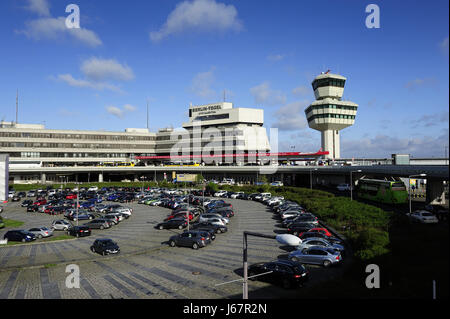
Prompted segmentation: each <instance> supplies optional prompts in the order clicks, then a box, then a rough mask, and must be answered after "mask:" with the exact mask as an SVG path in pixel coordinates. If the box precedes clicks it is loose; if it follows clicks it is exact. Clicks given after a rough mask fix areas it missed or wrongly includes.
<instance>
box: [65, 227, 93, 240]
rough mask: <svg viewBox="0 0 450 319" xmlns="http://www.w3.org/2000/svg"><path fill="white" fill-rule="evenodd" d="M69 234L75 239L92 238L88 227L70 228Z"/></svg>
mask: <svg viewBox="0 0 450 319" xmlns="http://www.w3.org/2000/svg"><path fill="white" fill-rule="evenodd" d="M67 234H68V235H71V236H75V237H84V236H90V235H91V230H90V228H89V227H87V226H73V227H70V228H69V230H68V231H67Z"/></svg>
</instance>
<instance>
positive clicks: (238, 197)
mask: <svg viewBox="0 0 450 319" xmlns="http://www.w3.org/2000/svg"><path fill="white" fill-rule="evenodd" d="M236 199H244V200H248V199H249V195H248V194H245V193H242V194H239V195H237V196H236Z"/></svg>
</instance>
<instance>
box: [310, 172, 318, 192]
mask: <svg viewBox="0 0 450 319" xmlns="http://www.w3.org/2000/svg"><path fill="white" fill-rule="evenodd" d="M312 171H317V168H315V169H310V170H309V188H310V189H312Z"/></svg>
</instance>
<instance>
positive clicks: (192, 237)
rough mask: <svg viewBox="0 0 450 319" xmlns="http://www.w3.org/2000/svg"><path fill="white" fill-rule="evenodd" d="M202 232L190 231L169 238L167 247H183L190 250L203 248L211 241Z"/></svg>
mask: <svg viewBox="0 0 450 319" xmlns="http://www.w3.org/2000/svg"><path fill="white" fill-rule="evenodd" d="M204 234H205V233H204V232H202V231H196V230H191V231H188V232H184V233H182V234H179V235H174V236H172V237H170V238H169V245H170V246H171V247H175V246H184V247H192V249H198V248H200V247H205V246H206V245H208V244H210V243H211V240H210V239H208V237H206V236H205V235H204Z"/></svg>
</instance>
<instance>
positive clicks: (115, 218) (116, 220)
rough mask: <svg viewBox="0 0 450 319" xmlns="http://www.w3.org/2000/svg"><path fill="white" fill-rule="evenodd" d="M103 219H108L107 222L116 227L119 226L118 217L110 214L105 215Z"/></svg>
mask: <svg viewBox="0 0 450 319" xmlns="http://www.w3.org/2000/svg"><path fill="white" fill-rule="evenodd" d="M102 219H106V220H108V221H110V222H112V223H113V224H114V225H117V224H118V223H119V222H120V220H119V217H118V216H115V215H110V214H107V215H103V216H102Z"/></svg>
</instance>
